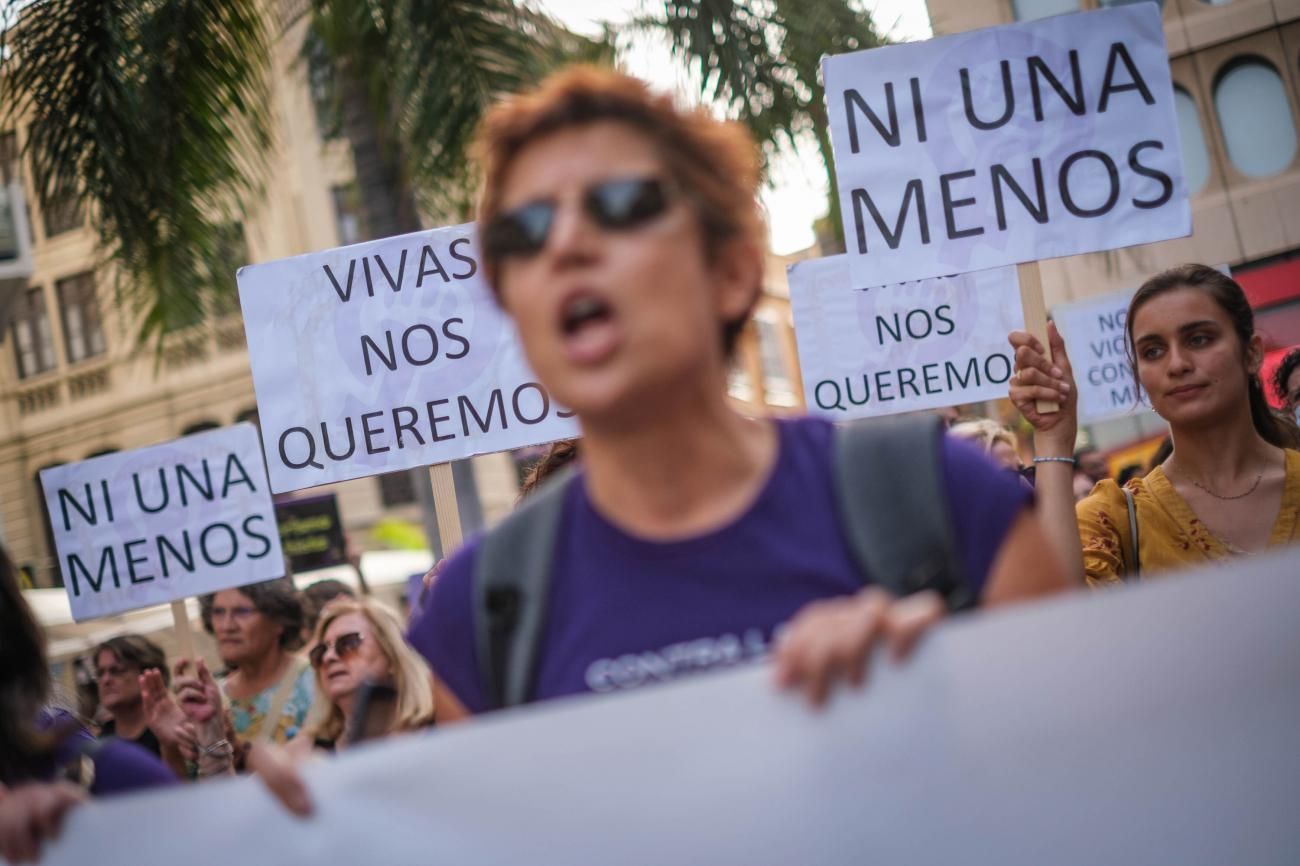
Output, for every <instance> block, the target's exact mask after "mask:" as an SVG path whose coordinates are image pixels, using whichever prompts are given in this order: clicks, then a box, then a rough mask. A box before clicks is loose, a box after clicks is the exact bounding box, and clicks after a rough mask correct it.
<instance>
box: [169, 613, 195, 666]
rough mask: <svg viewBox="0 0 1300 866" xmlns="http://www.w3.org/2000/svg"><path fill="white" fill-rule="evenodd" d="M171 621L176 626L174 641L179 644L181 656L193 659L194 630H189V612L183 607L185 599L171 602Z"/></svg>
mask: <svg viewBox="0 0 1300 866" xmlns="http://www.w3.org/2000/svg"><path fill="white" fill-rule="evenodd" d="M172 622H173V623H174V624H175V627H176V642H177V643H178V644H179V645H180V650H181V658H183V659H190V660H191V661H192V660H193V659H194V632H192V631H190V613H189V611H188V610H187V609H186V608H185V599H183V598H179V599H177V600H176V601H173V602H172Z"/></svg>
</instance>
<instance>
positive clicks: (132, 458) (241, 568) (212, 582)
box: [41, 424, 284, 622]
mask: <svg viewBox="0 0 1300 866" xmlns="http://www.w3.org/2000/svg"><path fill="white" fill-rule="evenodd" d="M41 487H42V488H43V490H44V493H45V505H46V508H48V509H49V514H50V523H51V525H52V527H53V530H54V546H55V549H56V551H57V555H58V560H59V570H60V571H61V572H62V574H63V583H64V586H65V587H66V589H67V591H68V602H69V605H70V606H71V608H72V617H73V619H75V620H77V621H78V622H81V621H83V620H87V619H93V618H95V617H100V616H108V615H110V614H115V613H121V612H122V611H125V610H132V609H134V608H138V607H146V606H148V605H153V604H161V603H163V602H168V601H175V600H176V599H182V598H187V597H189V596H193V595H200V594H202V593H208V592H216V591H217V590H221V589H228V588H230V587H232V586H243V585H245V584H249V583H255V582H257V581H262V580H270V579H271V578H273V577H280V576H281V575H283V574H284V560H283V558H282V556H281V552H280V539H279V537H278V535H277V534H276V531H275V512H274V510H273V508H272V505H271V491H270V487H269V485H268V484H267V480H266V473H265V472H264V471H263V468H262V457H261V451H260V448H259V447H258V441H257V431H256V430H255V429H254V428H253V425H252V424H237V425H235V426H234V427H224V428H221V429H219V430H208V431H205V432H203V433H195V434H194V435H192V436H186V437H184V438H182V439H177V440H175V441H172V442H167V443H164V444H162V445H154V446H151V447H148V448H139V449H137V450H135V451H121V452H117V453H114V454H105V455H103V456H102V457H92V458H91V459H89V460H83V461H81V462H80V463H68V464H64V465H62V466H55V467H53V468H51V469H45V470H42V471H41Z"/></svg>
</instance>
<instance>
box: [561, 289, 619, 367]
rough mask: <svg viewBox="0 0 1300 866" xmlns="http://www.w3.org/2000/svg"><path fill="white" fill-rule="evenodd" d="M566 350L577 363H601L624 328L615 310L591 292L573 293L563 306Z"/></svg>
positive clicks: (614, 346) (563, 331)
mask: <svg viewBox="0 0 1300 866" xmlns="http://www.w3.org/2000/svg"><path fill="white" fill-rule="evenodd" d="M560 331H561V333H562V334H563V335H564V350H565V355H566V356H567V357H568V359H569V360H570V361H571V362H573V363H575V364H584V365H585V364H598V363H600V362H602V361H604V360H605V359H606V358H608V357H609V356H610V355H612V354H613V353H614V350H615V349H617V348H618V343H619V341H620V339H621V336H622V335H621V330H620V328H619V326H618V322H617V320H616V318H615V316H614V310H613V308H612V307H611V306H610V304H609V303H608V302H607V301H606V300H605V299H603V298H601V297H599V296H598V295H596V294H594V293H592V292H586V291H580V292H576V293H574V294H573V295H572V296H571V297H570V298H569V300H568V301H566V302H565V304H564V305H563V306H562V307H561V308H560Z"/></svg>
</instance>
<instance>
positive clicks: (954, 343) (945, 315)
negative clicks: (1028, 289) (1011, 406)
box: [789, 256, 1024, 420]
mask: <svg viewBox="0 0 1300 866" xmlns="http://www.w3.org/2000/svg"><path fill="white" fill-rule="evenodd" d="M789 279H790V305H791V308H792V309H793V311H794V329H795V339H796V341H797V343H798V346H799V367H800V369H801V370H802V372H803V387H804V397H805V400H806V402H807V405H808V409H809V411H810V412H812V413H813V414H819V415H824V416H826V417H828V418H833V419H840V420H846V419H851V418H871V417H875V416H878V415H892V414H896V413H899V412H915V411H918V410H921V409H935V408H938V407H940V406H955V405H957V404H959V403H974V402H978V401H981V400H993V399H997V398H999V397H1005V396H1006V393H1007V380H1008V379H1010V378H1011V373H1012V370H1013V369H1014V366H1013V358H1012V355H1011V347H1010V345H1008V343H1007V334H1009V333H1010V332H1011V331H1013V330H1018V329H1021V328H1023V327H1024V316H1023V314H1022V313H1021V309H1020V287H1019V283H1018V281H1017V280H1016V269H1015V268H996V269H994V270H989V271H977V272H975V273H969V274H959V275H956V276H951V277H938V278H935V279H929V280H920V281H918V282H914V283H900V284H897V285H892V286H881V287H876V288H871V289H865V288H855V286H856V285H857V284H856V283H855V282H854V281H853V280H852V279H851V278H850V276H849V263H848V259H847V257H846V256H833V257H830V258H825V259H811V260H808V261H802V262H797V263H796V264H793V265H791V266H790V268H789Z"/></svg>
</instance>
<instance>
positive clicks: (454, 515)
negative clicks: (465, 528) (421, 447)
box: [429, 463, 463, 558]
mask: <svg viewBox="0 0 1300 866" xmlns="http://www.w3.org/2000/svg"><path fill="white" fill-rule="evenodd" d="M429 484H430V486H432V487H433V510H434V511H435V512H437V515H438V538H439V539H440V540H441V541H442V555H443V557H444V558H445V557H448V556H451V555H452V554H453V553H455V552H456V549H457V548H459V547H460V544H461V541H462V540H463V539H462V534H461V528H460V505H459V503H457V501H456V479H455V476H453V475H452V474H451V464H450V463H436V464H434V465H433V466H430V467H429Z"/></svg>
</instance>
